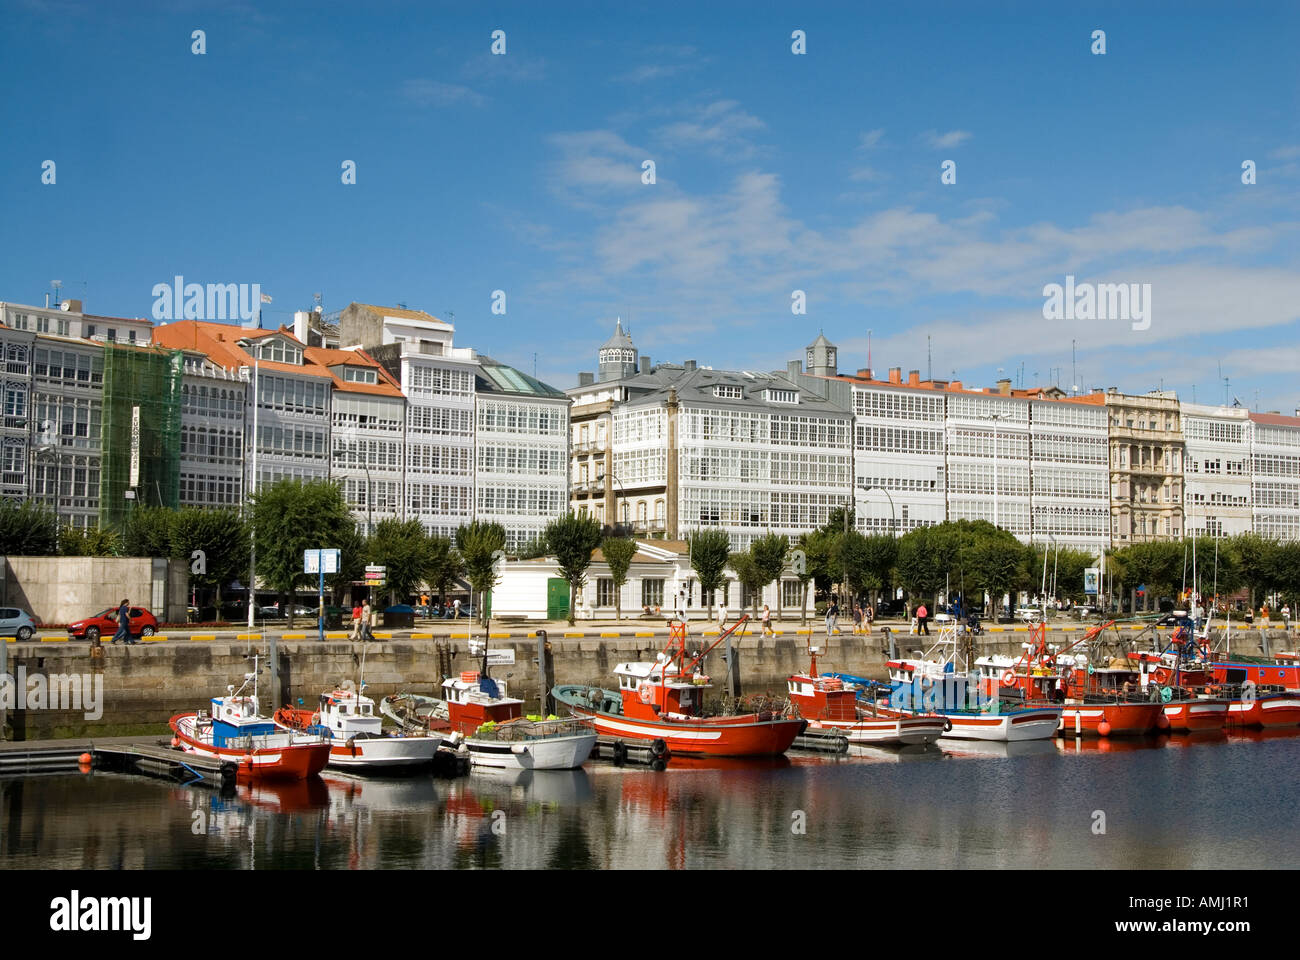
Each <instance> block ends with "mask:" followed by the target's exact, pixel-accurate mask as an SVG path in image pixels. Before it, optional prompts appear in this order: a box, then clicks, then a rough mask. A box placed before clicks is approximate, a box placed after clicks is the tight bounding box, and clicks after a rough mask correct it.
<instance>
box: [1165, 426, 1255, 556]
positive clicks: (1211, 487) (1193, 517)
mask: <svg viewBox="0 0 1300 960" xmlns="http://www.w3.org/2000/svg"><path fill="white" fill-rule="evenodd" d="M1181 413H1182V417H1181V419H1182V427H1183V441H1184V444H1185V449H1184V453H1183V489H1184V495H1185V497H1186V503H1185V507H1186V517H1187V519H1186V530H1187V533H1188V535H1189V536H1198V537H1205V536H1209V537H1231V536H1233V535H1235V534H1238V533H1249V532H1250V531H1251V530H1252V529H1254V524H1253V512H1252V510H1251V485H1252V479H1253V477H1252V459H1251V420H1250V414H1249V412H1248V411H1246V410H1244V409H1242V408H1241V407H1216V406H1208V405H1206V404H1195V403H1184V404H1181ZM1270 482H1271V481H1265V482H1264V483H1265V489H1268V488H1269V484H1270Z"/></svg>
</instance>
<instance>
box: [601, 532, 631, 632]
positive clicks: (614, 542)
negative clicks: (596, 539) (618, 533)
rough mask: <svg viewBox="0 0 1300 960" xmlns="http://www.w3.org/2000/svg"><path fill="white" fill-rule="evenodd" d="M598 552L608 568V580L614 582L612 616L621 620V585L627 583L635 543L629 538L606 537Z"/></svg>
mask: <svg viewBox="0 0 1300 960" xmlns="http://www.w3.org/2000/svg"><path fill="white" fill-rule="evenodd" d="M600 552H601V553H602V554H604V556H605V563H606V564H607V565H608V566H609V578H610V579H611V580H612V581H614V616H615V618H616V619H619V620H622V619H623V584H625V583H627V572H628V569H629V568H630V567H631V566H632V557H633V556H635V554H636V541H635V540H633V539H632V538H630V537H606V538H605V540H604V542H603V543H601V545H600Z"/></svg>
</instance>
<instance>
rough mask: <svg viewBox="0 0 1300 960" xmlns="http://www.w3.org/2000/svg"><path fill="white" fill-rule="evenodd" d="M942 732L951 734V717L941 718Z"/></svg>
mask: <svg viewBox="0 0 1300 960" xmlns="http://www.w3.org/2000/svg"><path fill="white" fill-rule="evenodd" d="M943 732H944V733H951V732H952V718H951V717H944V718H943Z"/></svg>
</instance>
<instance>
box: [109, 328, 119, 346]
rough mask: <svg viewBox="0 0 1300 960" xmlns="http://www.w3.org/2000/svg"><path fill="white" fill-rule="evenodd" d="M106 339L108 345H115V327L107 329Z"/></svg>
mask: <svg viewBox="0 0 1300 960" xmlns="http://www.w3.org/2000/svg"><path fill="white" fill-rule="evenodd" d="M107 339H108V342H109V343H116V342H117V328H116V327H109V328H108V338H107Z"/></svg>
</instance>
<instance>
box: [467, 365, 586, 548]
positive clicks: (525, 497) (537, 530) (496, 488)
mask: <svg viewBox="0 0 1300 960" xmlns="http://www.w3.org/2000/svg"><path fill="white" fill-rule="evenodd" d="M478 361H479V366H478V370H477V374H476V376H475V394H476V404H475V441H474V463H475V472H474V515H475V517H476V518H478V519H480V520H488V521H495V522H496V523H500V524H501V525H502V526H503V527H505V530H506V550H507V551H516V550H519V549H520V548H521V547H523V546H524V545H525V544H527V543H530V542H531V541H533V540H536V539H537V537H538V536H540V535H541V533H542V531H543V530H544V529H545V528H546V525H547V524H548V523H550V522H551V521H552V520H554V519H556V518H557V517H560V516H562V515H563V514H564V513H565V512H567V510H568V501H569V483H568V477H569V398H568V397H567V396H565V395H564V393H563V392H562V391H559V390H556V389H555V388H554V387H551V386H548V385H547V384H545V383H542V382H541V381H540V380H537V379H536V378H534V377H530V376H528V374H526V373H523V372H521V371H519V370H516V369H515V368H514V367H510V366H507V365H505V364H503V363H498V362H497V361H495V360H493V359H492V358H491V357H487V356H483V355H480V356H479V357H478Z"/></svg>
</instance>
